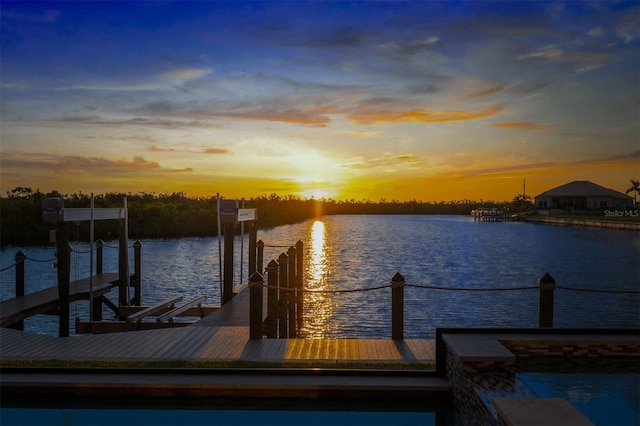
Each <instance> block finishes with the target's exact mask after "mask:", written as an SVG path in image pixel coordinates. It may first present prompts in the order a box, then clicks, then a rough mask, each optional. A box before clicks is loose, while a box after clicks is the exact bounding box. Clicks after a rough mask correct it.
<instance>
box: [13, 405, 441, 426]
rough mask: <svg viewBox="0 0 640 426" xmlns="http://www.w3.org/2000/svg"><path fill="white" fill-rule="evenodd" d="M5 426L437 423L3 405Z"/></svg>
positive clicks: (410, 417)
mask: <svg viewBox="0 0 640 426" xmlns="http://www.w3.org/2000/svg"><path fill="white" fill-rule="evenodd" d="M0 421H1V423H2V425H3V426H9V425H25V426H27V425H34V426H36V425H37V426H40V425H42V424H45V423H46V424H47V425H50V426H57V425H61V426H62V425H64V426H73V425H83V426H84V425H95V426H99V425H105V426H113V425H128V424H130V425H154V426H160V425H179V424H189V425H278V426H280V425H283V424H304V425H305V426H312V425H329V424H330V425H332V426H334V425H350V426H352V425H354V424H367V425H390V424H420V425H435V424H437V422H436V414H435V413H433V412H361V411H279V410H275V411H250V410H150V409H88V408H85V409H69V408H62V409H29V408H3V409H2V410H0Z"/></svg>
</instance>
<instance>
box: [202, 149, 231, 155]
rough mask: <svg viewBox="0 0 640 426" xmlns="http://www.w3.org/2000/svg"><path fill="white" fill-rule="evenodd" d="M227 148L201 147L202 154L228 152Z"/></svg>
mask: <svg viewBox="0 0 640 426" xmlns="http://www.w3.org/2000/svg"><path fill="white" fill-rule="evenodd" d="M229 152H230V151H229V150H228V149H225V148H203V149H202V153H203V154H229Z"/></svg>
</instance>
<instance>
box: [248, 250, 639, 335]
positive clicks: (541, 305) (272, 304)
mask: <svg viewBox="0 0 640 426" xmlns="http://www.w3.org/2000/svg"><path fill="white" fill-rule="evenodd" d="M292 259H295V260H296V261H299V262H302V259H303V258H302V243H301V242H298V245H296V247H295V248H294V247H291V248H290V249H289V251H288V252H287V254H285V253H282V254H281V255H280V256H279V257H278V260H277V261H276V260H275V259H274V260H272V261H271V262H269V264H268V265H267V267H266V268H265V274H266V276H267V282H266V283H265V280H264V276H263V275H262V274H260V273H259V272H257V271H256V272H255V273H254V274H252V275H251V277H250V278H249V288H250V302H249V303H250V314H249V317H250V338H251V339H261V338H263V337H267V338H296V337H298V334H299V331H298V330H300V329H301V328H302V321H303V318H304V309H303V305H302V301H303V300H304V298H303V295H304V294H305V293H331V294H340V293H354V292H360V291H376V290H382V289H386V288H390V289H391V338H392V339H393V340H402V339H403V338H404V299H405V298H404V291H405V288H407V287H413V288H419V289H424V290H430V291H451V292H455V291H464V292H505V291H526V290H538V328H543V329H544V328H553V316H554V315H553V314H554V293H555V290H566V291H574V292H591V293H609V294H633V295H636V296H637V295H640V291H625V290H600V289H588V288H578V287H567V286H559V285H556V281H555V279H554V278H553V277H552V276H551V275H550V274H549V273H545V274H544V275H542V276H541V277H540V278H539V279H538V282H537V283H536V285H532V286H522V287H489V288H465V287H443V286H432V285H420V284H410V283H407V282H406V281H405V278H404V277H403V276H402V275H401V274H400V273H399V272H396V273H395V274H394V275H393V277H392V278H391V280H390V282H389V284H387V285H381V286H375V287H367V288H359V289H346V290H308V289H304V288H303V281H302V273H303V268H302V266H301V265H302V264H300V266H298V265H297V266H296V267H295V268H294V267H288V265H291V263H292V262H293V260H292ZM290 277H293V278H290ZM292 279H293V280H294V281H295V282H294V283H290V280H292ZM265 290H266V292H267V300H266V317H265V316H264V306H265V303H264V298H263V297H264V291H265Z"/></svg>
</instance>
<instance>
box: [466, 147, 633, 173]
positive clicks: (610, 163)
mask: <svg viewBox="0 0 640 426" xmlns="http://www.w3.org/2000/svg"><path fill="white" fill-rule="evenodd" d="M639 161H640V150H638V151H633V152H629V153H623V154H616V155H612V156H609V157H602V158H583V159H578V160H575V161H541V162H537V163H525V164H511V165H508V166H502V167H491V168H485V169H477V170H473V171H470V172H468V173H467V176H468V177H474V176H484V175H500V174H512V173H514V172H518V173H521V174H525V173H529V172H532V171H536V170H538V171H539V170H547V171H555V173H561V174H562V173H569V172H575V171H595V170H616V169H621V168H627V167H634V166H635V167H638V164H639Z"/></svg>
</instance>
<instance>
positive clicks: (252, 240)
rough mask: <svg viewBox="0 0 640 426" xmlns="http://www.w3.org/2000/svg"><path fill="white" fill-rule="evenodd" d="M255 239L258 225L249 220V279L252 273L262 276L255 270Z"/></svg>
mask: <svg viewBox="0 0 640 426" xmlns="http://www.w3.org/2000/svg"><path fill="white" fill-rule="evenodd" d="M257 239H258V225H257V223H256V221H255V220H250V221H249V264H248V267H249V274H248V276H249V277H251V275H253V273H254V272H260V274H262V271H260V270H258V268H257V266H256V265H257V262H256V259H257V251H256V250H257V242H256V241H257Z"/></svg>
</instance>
